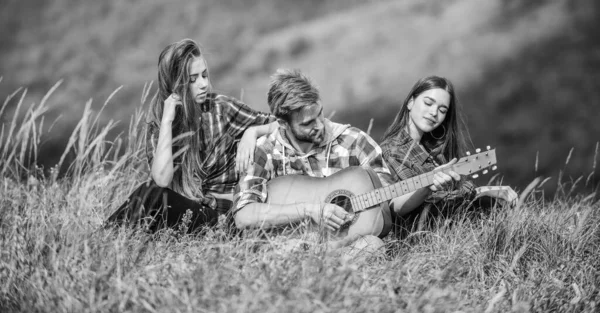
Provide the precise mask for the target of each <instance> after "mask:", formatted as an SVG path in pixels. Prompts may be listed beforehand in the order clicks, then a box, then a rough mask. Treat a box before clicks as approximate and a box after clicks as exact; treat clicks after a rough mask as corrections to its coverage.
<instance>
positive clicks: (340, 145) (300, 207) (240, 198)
mask: <svg viewBox="0 0 600 313" xmlns="http://www.w3.org/2000/svg"><path fill="white" fill-rule="evenodd" d="M267 100H268V103H269V107H270V109H271V113H272V114H273V115H275V116H276V117H277V118H278V121H279V125H280V127H279V129H277V130H276V131H274V132H273V133H271V134H270V135H268V136H264V137H261V138H260V139H259V140H258V141H257V145H256V150H255V155H254V163H253V164H251V165H250V166H249V168H248V169H247V171H246V173H245V174H242V175H241V176H240V181H239V185H238V187H237V190H236V192H235V197H234V205H233V212H234V220H235V223H236V226H237V227H238V228H241V229H244V228H271V227H274V226H284V225H291V224H294V223H298V222H302V221H305V220H312V221H313V222H315V223H316V224H318V225H320V226H321V227H323V228H326V229H328V230H329V231H330V232H333V233H335V232H340V230H342V229H343V228H344V226H345V225H347V223H348V222H349V221H351V220H352V214H351V213H349V212H347V211H346V210H344V209H343V208H342V207H340V206H338V205H336V204H332V203H323V202H312V201H310V200H308V201H305V202H293V203H273V202H270V198H272V197H273V196H271V197H270V196H269V195H268V194H267V193H268V192H267V191H268V182H269V181H270V180H272V179H274V178H276V177H280V176H285V175H290V174H300V175H307V176H312V177H327V176H330V175H332V174H334V173H336V172H339V171H341V170H343V169H346V168H349V167H352V166H360V167H363V168H367V169H370V171H371V172H374V173H375V175H376V177H377V178H378V179H374V180H378V181H380V184H381V185H383V186H387V185H389V184H390V183H391V182H392V181H393V178H392V176H391V174H390V171H389V169H388V168H387V166H386V164H385V161H384V160H383V157H382V151H381V148H380V147H379V145H377V143H376V142H375V141H374V140H373V139H372V138H371V137H369V136H368V135H367V134H366V133H364V132H363V131H361V130H359V129H357V128H355V127H350V126H349V125H342V124H338V123H334V122H331V121H330V120H328V119H326V118H324V116H323V106H322V105H321V101H320V96H319V91H318V90H317V88H316V87H315V86H314V85H313V83H312V82H311V81H310V79H309V78H308V77H306V76H304V75H303V74H302V73H300V72H299V71H297V70H279V71H278V72H277V73H276V74H275V75H274V76H273V77H272V81H271V84H270V88H269V92H268V96H267ZM435 175H436V180H435V185H437V186H438V188H439V187H441V186H442V185H444V184H447V183H449V182H451V181H452V180H453V179H456V178H453V176H454V177H456V176H458V177H460V176H459V175H458V174H456V173H454V172H452V171H450V172H446V173H443V172H439V173H437V174H435ZM346 183H350V184H351V183H352V182H346ZM424 188H426V187H424ZM289 192H293V193H298V192H300V193H302V192H303V191H302V190H290V191H289ZM306 192H308V190H307V191H306ZM278 196H279V197H280V198H281V197H284V198H285V195H281V194H279V195H278ZM410 196H411V194H410V193H409V194H405V195H402V196H400V198H406V199H408V198H410ZM386 211H387V212H386ZM377 212H378V213H377V214H378V215H377V216H376V218H379V219H386V218H389V209H387V206H386V209H385V210H381V211H377ZM386 216H387V217H386ZM377 232H379V231H371V230H368V229H367V230H366V231H365V230H361V231H358V233H354V234H350V233H348V234H347V235H345V236H344V238H343V240H340V241H338V243H339V244H337V245H336V244H333V245H331V246H332V247H334V248H335V247H339V246H341V245H345V244H347V243H349V242H354V239H357V238H359V237H363V238H366V239H365V240H363V242H366V243H367V244H369V245H379V246H382V245H383V243H382V242H381V240H380V239H379V238H377V237H375V236H379V235H384V234H381V233H377ZM386 233H387V232H386ZM372 235H375V236H372ZM367 237H368V238H367Z"/></svg>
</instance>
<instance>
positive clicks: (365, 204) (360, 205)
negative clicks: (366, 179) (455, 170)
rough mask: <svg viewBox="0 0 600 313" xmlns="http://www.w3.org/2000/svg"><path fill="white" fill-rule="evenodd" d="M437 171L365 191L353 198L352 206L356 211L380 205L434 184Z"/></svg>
mask: <svg viewBox="0 0 600 313" xmlns="http://www.w3.org/2000/svg"><path fill="white" fill-rule="evenodd" d="M436 172H437V171H435V170H434V171H431V172H427V173H425V174H421V175H418V176H414V177H411V178H408V179H405V180H402V181H399V182H397V183H395V184H392V185H389V186H386V187H381V188H378V189H375V190H372V191H369V192H367V193H363V194H361V195H358V196H354V197H352V198H351V200H350V201H351V203H352V207H353V208H354V211H355V212H361V211H364V210H366V209H368V208H370V207H373V206H375V205H378V204H380V203H382V202H385V201H389V200H391V199H394V198H396V197H399V196H401V195H405V194H407V193H411V192H413V191H416V190H418V189H421V188H423V187H428V186H431V185H433V175H434V174H435V173H436Z"/></svg>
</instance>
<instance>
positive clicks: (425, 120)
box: [381, 76, 517, 217]
mask: <svg viewBox="0 0 600 313" xmlns="http://www.w3.org/2000/svg"><path fill="white" fill-rule="evenodd" d="M460 119H461V118H460V107H459V103H458V101H457V97H456V93H455V90H454V86H453V85H452V83H451V82H450V81H449V80H448V79H446V78H443V77H439V76H429V77H425V78H422V79H420V80H419V81H417V82H416V83H415V85H414V86H413V87H412V89H411V90H410V92H409V93H408V95H407V96H406V99H405V100H404V102H403V103H402V106H401V107H400V111H399V112H398V114H397V115H396V118H395V119H394V121H393V122H392V124H391V125H390V126H389V128H388V129H387V130H386V132H385V134H384V136H383V140H382V143H381V149H382V150H383V156H384V158H385V160H386V162H387V163H388V166H389V167H390V170H391V172H392V174H394V175H395V178H396V179H397V180H404V179H407V178H411V177H413V176H417V175H420V174H423V173H427V172H431V171H433V170H434V169H440V168H447V167H450V166H452V165H453V164H455V163H456V161H457V159H458V158H460V157H462V156H464V154H465V152H466V142H467V131H466V129H464V128H463V127H461V124H462V123H460V122H459V121H460ZM435 175H437V176H434V181H435V180H436V179H438V180H439V181H440V182H443V183H441V184H435V185H432V186H431V187H429V188H421V189H419V190H417V191H416V192H414V193H413V194H412V195H411V196H410V198H408V199H405V198H400V199H402V200H395V201H394V200H393V201H392V202H391V208H392V210H393V212H394V213H395V215H396V216H397V217H408V216H409V215H411V213H412V215H415V213H416V214H418V213H420V212H422V211H423V210H422V209H425V212H424V214H423V216H425V215H427V214H428V213H432V214H434V215H435V214H439V213H442V214H451V213H452V212H454V211H455V210H456V209H457V208H459V207H460V206H461V205H468V204H470V203H471V202H472V201H473V200H474V199H475V198H476V197H480V196H490V197H494V198H499V199H502V200H504V201H507V202H509V203H512V202H514V201H515V200H516V198H517V194H516V193H515V191H514V190H512V188H510V187H508V186H498V187H493V188H486V189H485V191H483V190H484V189H481V188H476V187H475V185H474V184H473V183H472V182H471V181H469V180H466V179H464V178H462V177H461V176H460V175H459V174H457V173H456V172H454V171H451V170H450V171H447V173H443V172H439V173H437V174H435ZM438 176H439V177H438ZM444 178H446V179H444ZM436 185H438V187H436ZM440 186H441V187H442V188H439V187H440ZM416 209H419V210H416Z"/></svg>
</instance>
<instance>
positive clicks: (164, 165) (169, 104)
mask: <svg viewBox="0 0 600 313" xmlns="http://www.w3.org/2000/svg"><path fill="white" fill-rule="evenodd" d="M178 105H181V100H180V98H179V96H178V95H176V94H172V95H171V96H169V98H167V99H166V100H165V102H164V106H163V116H162V120H161V125H160V132H159V134H158V143H157V145H156V150H155V151H154V158H153V160H152V170H151V171H152V173H151V176H152V179H153V180H154V182H155V183H156V184H157V185H158V186H160V187H167V186H169V184H170V183H171V180H172V179H173V172H174V167H173V148H172V147H173V131H172V125H173V119H174V118H175V108H176V107H177V106H178Z"/></svg>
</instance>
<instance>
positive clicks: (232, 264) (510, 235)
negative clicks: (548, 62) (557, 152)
mask: <svg viewBox="0 0 600 313" xmlns="http://www.w3.org/2000/svg"><path fill="white" fill-rule="evenodd" d="M59 85H60V82H59V83H57V84H56V85H55V86H54V87H53V88H52V89H51V90H50V92H49V93H48V94H47V96H46V97H45V98H44V99H43V100H42V101H41V102H40V103H39V104H34V105H32V106H31V107H29V108H25V107H24V106H23V104H22V103H19V110H20V111H19V110H17V111H16V112H15V113H14V116H12V117H11V118H10V119H8V118H7V119H3V120H6V121H7V122H6V123H4V124H2V128H1V131H2V135H1V136H0V139H1V140H2V142H1V147H0V156H1V158H0V170H1V174H2V175H1V178H0V179H1V180H0V195H1V203H0V288H1V289H0V311H2V312H123V311H128V312H216V311H219V312H281V311H293V312H596V311H598V310H599V305H600V288H599V283H600V271H599V269H600V261H598V260H599V258H600V204H599V202H598V201H597V200H596V198H595V197H594V195H593V194H592V195H576V194H570V193H568V190H569V189H568V188H567V186H568V185H569V184H565V186H564V187H565V188H563V189H565V190H567V192H565V193H563V194H560V195H558V196H557V197H556V198H555V199H553V200H544V197H543V196H542V195H541V190H540V189H539V186H540V185H541V184H542V183H545V182H544V181H542V182H540V180H534V181H533V182H532V184H531V185H530V187H529V188H528V189H527V190H524V191H523V192H522V193H521V198H520V200H519V202H518V205H517V206H516V207H514V208H505V207H500V206H498V207H495V208H494V209H493V210H492V211H491V213H488V214H481V216H477V217H474V216H473V215H472V214H471V215H467V214H458V215H456V216H453V217H452V218H450V219H444V218H437V219H434V220H433V221H432V223H431V225H430V226H429V227H428V228H426V229H424V230H422V231H419V232H416V233H412V234H410V235H409V236H407V237H406V238H397V237H394V236H389V237H388V238H386V240H385V241H386V244H387V251H386V253H385V254H381V255H364V256H362V257H358V258H350V257H347V256H344V255H339V254H335V253H332V252H329V251H324V250H323V249H322V248H321V247H320V246H319V245H311V244H309V245H302V246H301V247H302V248H301V249H290V243H289V242H288V241H287V240H286V239H285V238H282V237H277V236H270V237H269V236H265V235H262V236H257V235H248V236H241V237H236V236H230V235H228V234H227V233H226V231H225V230H224V229H223V228H222V227H217V228H215V229H208V230H206V231H205V232H204V233H203V234H202V236H198V237H192V236H188V235H184V234H182V232H180V231H178V230H172V231H164V232H161V233H159V234H157V235H155V236H149V235H146V234H144V233H142V232H136V231H132V230H127V229H118V230H103V229H101V228H100V226H101V225H102V221H103V219H104V218H105V217H106V216H107V215H108V214H109V213H110V212H111V210H112V209H114V208H115V207H116V206H117V205H118V204H120V203H121V202H122V201H123V200H124V199H125V198H126V197H127V195H128V193H129V192H131V191H132V190H133V188H134V187H135V186H136V184H138V183H140V182H142V181H144V180H145V179H147V177H148V174H147V165H146V164H145V162H146V161H145V158H144V147H143V138H141V137H140V134H143V132H142V131H140V129H141V128H143V126H144V119H143V111H144V107H143V105H142V106H140V107H139V108H138V110H137V111H136V114H135V115H134V116H133V117H132V118H131V119H130V121H129V122H130V125H131V126H130V127H129V131H128V133H127V134H124V135H122V136H120V137H119V138H118V139H117V140H115V141H108V140H106V134H107V133H108V131H109V130H110V129H111V127H113V126H114V125H115V123H116V122H111V123H109V124H108V125H106V126H101V125H99V124H98V117H99V116H100V114H101V113H102V110H100V111H99V112H93V111H92V110H91V109H90V104H89V103H90V102H88V104H87V106H86V109H85V113H84V114H83V116H82V118H81V120H80V122H79V124H78V125H77V127H76V128H75V129H74V131H73V133H72V134H71V137H70V140H69V144H68V145H67V147H66V148H65V152H64V154H63V158H61V162H59V164H57V165H56V167H55V168H54V169H50V170H49V171H47V172H46V173H44V172H43V170H42V169H39V168H37V167H36V166H35V165H34V164H35V162H36V161H37V160H38V159H39V158H42V157H43V156H40V155H38V154H37V151H38V150H37V148H38V147H39V145H40V143H41V142H43V138H44V135H45V134H46V133H47V130H46V128H45V127H44V112H46V110H48V107H47V106H46V104H45V103H46V102H45V100H46V99H47V98H48V97H50V96H51V94H52V92H53V91H54V90H55V89H56V88H57V87H58V86H59ZM150 89H151V86H148V85H147V86H146V87H145V88H144V91H143V93H142V99H141V103H142V104H143V103H146V102H147V100H148V95H149V92H150ZM25 92H26V90H23V89H22V90H17V91H15V92H14V93H13V94H11V95H9V96H8V98H11V97H23V94H24V93H25ZM109 102H110V98H109V100H107V101H106V103H105V105H104V106H103V108H104V107H106V106H107V105H110V104H109ZM3 108H4V107H3ZM3 108H2V109H3ZM19 112H25V113H24V114H19ZM1 113H2V110H0V114H1ZM66 160H71V161H70V163H69V164H66V163H64V164H61V163H62V162H67V161H66ZM499 161H500V162H502V160H499ZM61 168H62V169H63V170H64V171H65V173H66V175H58V169H61Z"/></svg>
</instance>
